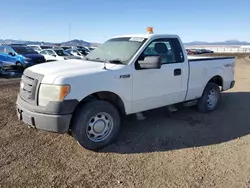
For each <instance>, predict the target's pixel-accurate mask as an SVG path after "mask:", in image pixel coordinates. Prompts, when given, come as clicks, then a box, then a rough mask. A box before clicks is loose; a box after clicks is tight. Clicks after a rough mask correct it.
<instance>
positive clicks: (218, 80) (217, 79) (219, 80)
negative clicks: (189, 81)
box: [208, 76, 223, 87]
mask: <svg viewBox="0 0 250 188" xmlns="http://www.w3.org/2000/svg"><path fill="white" fill-rule="evenodd" d="M208 82H209V83H215V84H217V85H218V86H221V87H223V79H222V77H221V76H214V77H213V78H211V79H210V80H209V81H208Z"/></svg>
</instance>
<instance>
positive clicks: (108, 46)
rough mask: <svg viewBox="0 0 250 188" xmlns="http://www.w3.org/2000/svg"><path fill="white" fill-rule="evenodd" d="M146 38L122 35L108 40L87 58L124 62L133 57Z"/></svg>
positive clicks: (126, 62)
mask: <svg viewBox="0 0 250 188" xmlns="http://www.w3.org/2000/svg"><path fill="white" fill-rule="evenodd" d="M145 41H146V38H140V37H122V38H114V39H110V40H108V41H106V42H105V43H104V44H102V45H100V46H99V47H98V48H96V49H95V50H93V51H91V52H90V53H89V54H88V55H87V56H86V59H87V60H93V61H95V60H98V61H111V60H119V61H121V62H122V63H124V64H128V61H129V60H130V59H131V58H132V57H133V55H134V54H135V53H136V52H137V50H138V49H139V48H140V47H141V45H142V44H143V43H144V42H145Z"/></svg>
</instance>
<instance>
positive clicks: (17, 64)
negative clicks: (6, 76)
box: [16, 62, 24, 71]
mask: <svg viewBox="0 0 250 188" xmlns="http://www.w3.org/2000/svg"><path fill="white" fill-rule="evenodd" d="M16 67H17V70H19V71H22V70H23V69H24V68H23V65H22V64H21V63H20V62H17V63H16Z"/></svg>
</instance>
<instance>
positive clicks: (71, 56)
mask: <svg viewBox="0 0 250 188" xmlns="http://www.w3.org/2000/svg"><path fill="white" fill-rule="evenodd" d="M64 57H66V58H67V59H82V58H80V57H78V56H73V55H70V56H64Z"/></svg>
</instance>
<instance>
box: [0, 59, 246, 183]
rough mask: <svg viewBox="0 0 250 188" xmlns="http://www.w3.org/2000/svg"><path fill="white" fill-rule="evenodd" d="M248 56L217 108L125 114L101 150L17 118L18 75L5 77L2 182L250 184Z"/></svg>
mask: <svg viewBox="0 0 250 188" xmlns="http://www.w3.org/2000/svg"><path fill="white" fill-rule="evenodd" d="M249 72H250V60H246V59H242V58H241V59H237V66H236V86H235V88H234V89H232V90H229V91H227V92H224V93H223V94H222V101H221V105H220V107H219V109H218V110H217V111H215V112H213V113H211V114H201V113H199V112H197V110H196V109H195V108H194V107H192V108H183V109H180V110H179V111H178V112H177V113H175V114H169V113H168V112H167V110H166V109H165V108H162V109H158V110H153V111H151V112H147V113H146V114H145V115H146V117H147V119H146V120H143V121H137V120H136V118H135V117H134V116H129V117H127V118H126V119H125V122H124V125H123V128H122V131H121V134H120V136H119V139H118V141H117V142H116V143H114V144H112V145H110V146H108V147H107V148H105V149H103V150H101V151H100V152H92V151H88V150H85V149H83V148H81V147H80V146H79V145H78V144H77V143H76V142H75V141H74V139H73V138H72V137H71V136H69V135H59V134H54V133H48V132H43V131H39V130H34V129H29V128H28V127H27V126H26V125H24V124H23V123H20V122H18V121H17V118H16V114H15V100H16V95H17V93H18V89H19V83H18V82H19V81H18V80H7V81H6V80H5V81H3V79H1V80H0V88H1V89H0V122H1V123H0V187H32V188H33V187H84V188H88V187H89V188H92V187H102V188H103V187H108V188H111V187H114V188H119V187H129V188H130V187H131V188H133V187H143V188H158V187H170V188H174V187H182V188H185V187H190V188H196V187H219V188H221V187H225V188H238V187H239V188H247V187H248V188H249V187H250V74H249Z"/></svg>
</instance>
